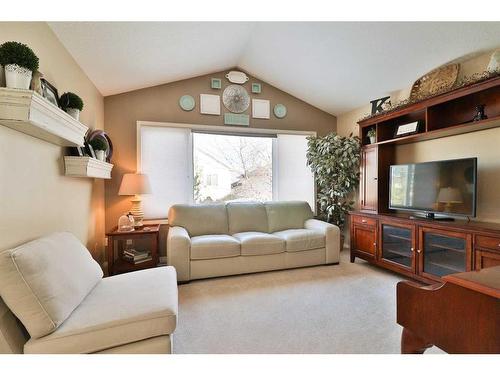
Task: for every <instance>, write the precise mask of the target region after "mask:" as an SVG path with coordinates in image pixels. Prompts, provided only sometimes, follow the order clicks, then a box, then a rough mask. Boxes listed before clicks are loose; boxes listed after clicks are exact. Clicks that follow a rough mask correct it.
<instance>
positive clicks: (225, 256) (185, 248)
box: [167, 202, 340, 281]
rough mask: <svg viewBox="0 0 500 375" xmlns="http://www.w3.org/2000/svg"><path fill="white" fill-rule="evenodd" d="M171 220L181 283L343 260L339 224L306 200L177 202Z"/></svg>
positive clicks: (171, 246)
mask: <svg viewBox="0 0 500 375" xmlns="http://www.w3.org/2000/svg"><path fill="white" fill-rule="evenodd" d="M168 220H169V225H170V229H169V232H168V237H167V259H168V264H169V265H171V266H174V267H175V269H176V270H177V279H178V280H179V281H189V280H194V279H203V278H209V277H216V276H225V275H235V274H242V273H250V272H260V271H269V270H278V269H285V268H294V267H304V266H313V265H319V264H336V263H338V262H339V252H340V231H339V228H338V227H337V226H335V225H332V224H328V223H326V222H323V221H320V220H316V219H313V213H312V211H311V208H310V207H309V204H308V203H307V202H267V203H243V202H234V203H227V204H213V205H174V206H172V207H171V208H170V211H169V214H168Z"/></svg>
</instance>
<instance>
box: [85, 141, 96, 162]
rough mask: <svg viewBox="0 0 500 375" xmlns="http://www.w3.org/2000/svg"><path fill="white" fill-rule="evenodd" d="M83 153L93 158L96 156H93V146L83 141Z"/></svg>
mask: <svg viewBox="0 0 500 375" xmlns="http://www.w3.org/2000/svg"><path fill="white" fill-rule="evenodd" d="M85 154H86V156H90V157H92V158H94V159H95V158H96V157H95V152H94V148H93V147H92V145H91V144H90V143H88V142H85Z"/></svg>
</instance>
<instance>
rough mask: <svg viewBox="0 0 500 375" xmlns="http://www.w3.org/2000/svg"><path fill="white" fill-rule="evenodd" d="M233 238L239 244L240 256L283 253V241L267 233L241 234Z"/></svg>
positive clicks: (236, 234)
mask: <svg viewBox="0 0 500 375" xmlns="http://www.w3.org/2000/svg"><path fill="white" fill-rule="evenodd" d="M233 236H234V237H236V238H237V239H238V240H239V241H240V243H241V255H266V254H278V253H283V252H284V251H285V241H284V240H283V239H281V238H279V237H278V236H275V235H272V234H269V233H261V232H243V233H235V234H233Z"/></svg>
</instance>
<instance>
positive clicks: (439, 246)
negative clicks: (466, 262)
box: [427, 243, 465, 254]
mask: <svg viewBox="0 0 500 375" xmlns="http://www.w3.org/2000/svg"><path fill="white" fill-rule="evenodd" d="M427 246H430V247H435V248H438V249H443V250H449V251H454V252H456V253H461V254H463V253H465V249H457V248H455V247H451V246H445V245H438V244H434V243H428V244H427Z"/></svg>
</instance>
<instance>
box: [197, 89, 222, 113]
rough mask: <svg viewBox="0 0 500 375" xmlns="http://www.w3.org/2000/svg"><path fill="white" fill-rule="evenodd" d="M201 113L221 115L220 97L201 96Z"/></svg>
mask: <svg viewBox="0 0 500 375" xmlns="http://www.w3.org/2000/svg"><path fill="white" fill-rule="evenodd" d="M200 113H202V114H205V115H220V96H219V95H210V94H200Z"/></svg>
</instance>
